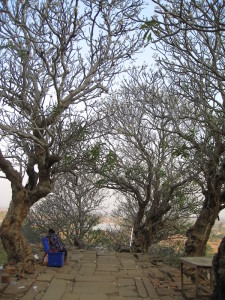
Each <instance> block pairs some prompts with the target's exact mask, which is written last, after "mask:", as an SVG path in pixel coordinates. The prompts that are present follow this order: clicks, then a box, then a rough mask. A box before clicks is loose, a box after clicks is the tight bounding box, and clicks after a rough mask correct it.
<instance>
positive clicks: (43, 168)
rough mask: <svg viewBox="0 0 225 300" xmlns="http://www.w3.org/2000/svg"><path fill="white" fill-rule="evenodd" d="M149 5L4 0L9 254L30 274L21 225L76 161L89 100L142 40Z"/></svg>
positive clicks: (0, 94) (0, 155) (4, 235)
mask: <svg viewBox="0 0 225 300" xmlns="http://www.w3.org/2000/svg"><path fill="white" fill-rule="evenodd" d="M141 6H142V1H141V0H140V1H135V3H134V1H131V0H128V1H102V0H99V1H98V0H97V1H84V0H83V1H82V0H80V1H79V0H71V1H68V0H66V1H65V0H59V1H52V0H42V1H35V0H27V1H20V0H15V1H11V0H9V1H1V3H0V65H1V68H0V69H1V76H0V77H1V79H0V101H1V117H0V118H1V119H0V134H1V139H2V147H1V151H0V168H1V171H3V172H4V173H5V176H6V178H7V179H8V180H9V181H10V182H11V186H12V200H11V203H10V207H9V210H8V213H7V215H6V217H5V219H4V221H3V223H2V225H1V229H0V235H1V239H2V243H3V246H4V248H5V250H6V252H7V255H8V259H9V260H10V261H12V262H14V263H19V264H20V267H21V269H23V270H25V271H27V272H30V271H32V270H33V261H34V260H33V255H32V253H31V250H30V248H29V246H28V245H27V244H26V242H25V240H24V238H23V236H22V235H21V233H20V227H21V224H22V223H23V220H24V219H25V217H26V216H27V214H28V211H29V209H30V207H31V206H32V205H33V204H34V203H36V202H37V201H38V200H39V199H41V198H42V197H45V196H46V195H47V194H48V193H50V192H51V190H52V187H53V183H54V176H55V174H57V173H59V172H60V171H62V170H63V171H66V170H68V169H70V168H74V167H75V166H74V164H73V158H71V157H70V156H67V148H68V147H72V145H74V144H76V143H78V142H80V141H81V140H83V139H84V137H85V136H86V134H87V121H86V119H87V117H89V110H88V105H94V104H93V102H94V101H93V100H94V99H95V98H96V97H99V96H100V95H101V94H102V93H103V92H106V91H107V90H108V89H109V88H110V85H111V84H112V80H113V78H114V76H115V75H116V74H118V73H120V72H121V71H122V67H123V62H125V61H126V60H128V59H130V57H131V56H132V55H133V54H134V53H135V52H136V51H137V50H138V49H139V48H140V46H141V43H142V42H141V38H140V37H139V34H137V31H136V27H137V25H136V21H135V20H136V19H137V16H138V14H139V13H140V10H141ZM81 110H83V112H80V111H81ZM77 112H80V117H77V114H78V113H77ZM77 147H78V146H77ZM62 160H63V162H64V165H63V163H62Z"/></svg>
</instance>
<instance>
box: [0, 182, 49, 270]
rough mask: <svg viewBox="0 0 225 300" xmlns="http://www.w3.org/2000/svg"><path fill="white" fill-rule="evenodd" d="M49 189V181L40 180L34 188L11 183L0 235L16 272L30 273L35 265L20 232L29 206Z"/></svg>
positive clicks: (28, 246) (30, 251) (9, 260)
mask: <svg viewBox="0 0 225 300" xmlns="http://www.w3.org/2000/svg"><path fill="white" fill-rule="evenodd" d="M50 191H51V184H50V181H42V182H41V183H39V184H38V185H37V186H36V187H35V188H34V189H33V188H32V189H31V190H30V189H29V188H28V187H27V188H26V187H21V188H18V185H17V184H15V185H14V184H13V183H12V200H11V203H10V206H9V209H8V212H7V214H6V216H5V218H4V220H3V222H2V224H1V227H0V237H1V240H2V244H3V247H4V249H5V251H6V253H7V256H8V262H9V263H12V264H14V265H15V266H16V267H17V272H18V274H22V273H23V272H26V273H32V272H33V271H34V267H35V260H34V255H33V253H32V250H31V247H30V245H28V244H27V242H26V240H25V238H24V237H23V235H22V234H21V232H20V228H21V226H22V224H23V221H24V219H25V218H26V216H27V214H28V212H29V209H30V207H31V206H32V205H33V204H34V203H35V202H37V201H38V200H39V199H41V198H43V197H44V196H46V195H47V194H48V193H49V192H50Z"/></svg>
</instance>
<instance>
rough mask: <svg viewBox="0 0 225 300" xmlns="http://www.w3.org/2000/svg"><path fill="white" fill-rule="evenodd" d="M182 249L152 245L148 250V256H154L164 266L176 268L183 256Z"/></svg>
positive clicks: (173, 246) (174, 246)
mask: <svg viewBox="0 0 225 300" xmlns="http://www.w3.org/2000/svg"><path fill="white" fill-rule="evenodd" d="M183 252H184V248H183V247H181V246H180V245H179V247H177V246H176V245H172V246H165V245H160V244H155V245H152V246H151V247H150V249H149V255H156V256H158V257H159V258H160V259H162V260H163V261H164V262H165V263H166V264H169V265H171V266H174V267H178V266H179V264H180V260H179V259H180V257H182V256H183Z"/></svg>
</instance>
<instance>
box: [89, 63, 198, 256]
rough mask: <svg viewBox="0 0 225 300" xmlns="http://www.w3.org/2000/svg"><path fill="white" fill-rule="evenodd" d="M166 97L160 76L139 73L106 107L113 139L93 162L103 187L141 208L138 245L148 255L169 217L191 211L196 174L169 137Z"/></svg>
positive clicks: (99, 148)
mask: <svg viewBox="0 0 225 300" xmlns="http://www.w3.org/2000/svg"><path fill="white" fill-rule="evenodd" d="M163 97H165V95H164V92H163V81H162V79H161V77H160V74H159V73H157V72H152V71H151V70H150V71H147V70H144V69H143V70H138V69H137V70H134V69H133V70H132V71H131V74H130V77H129V78H128V79H127V80H126V81H125V82H124V83H123V84H122V85H121V88H120V89H119V88H118V89H117V91H116V93H113V95H112V98H113V99H110V101H109V102H108V103H106V105H105V110H104V113H105V114H106V118H105V119H104V123H103V125H102V127H103V128H104V131H105V132H108V138H107V139H105V140H104V144H98V145H97V146H96V147H95V148H93V150H95V152H94V153H95V157H94V156H93V155H92V156H91V157H90V161H91V159H92V162H93V167H94V170H95V171H96V172H98V173H100V174H101V175H102V180H101V181H100V182H99V183H100V184H102V185H103V186H104V185H105V186H106V187H109V188H111V189H116V190H119V191H120V192H122V193H123V194H124V196H125V199H126V200H127V202H128V201H130V203H132V205H133V204H134V203H136V205H135V208H136V210H135V209H134V211H133V214H132V215H133V220H132V221H133V227H134V241H133V244H134V248H135V249H136V250H139V251H142V252H146V251H147V250H148V248H149V246H150V245H151V244H152V243H153V242H154V241H155V240H156V236H157V235H158V236H159V232H160V231H162V230H163V229H164V228H165V226H166V224H167V220H168V216H169V214H170V213H169V212H171V211H173V212H174V213H175V211H176V212H178V211H180V210H182V209H184V206H186V209H187V210H188V208H189V209H190V206H189V205H188V197H186V196H185V193H186V192H187V190H188V189H189V192H190V194H191V189H190V187H189V186H188V181H189V180H190V177H192V176H193V174H190V173H189V172H186V173H184V169H185V168H187V166H186V164H185V162H183V161H182V160H180V159H177V156H176V155H173V152H174V151H175V147H176V145H177V143H178V142H179V138H176V137H175V136H174V135H173V134H171V133H170V132H169V128H170V123H169V122H168V120H167V118H166V115H167V114H168V112H167V109H166V106H163V105H162V102H163V100H162V98H163ZM92 154H93V153H92ZM94 158H97V159H94ZM185 190H186V191H185ZM182 197H185V199H186V201H187V203H185V201H184V202H183V204H184V205H182V201H183V200H182ZM179 205H180V207H179ZM127 207H128V206H127ZM189 212H190V210H189ZM176 216H177V215H176ZM170 217H171V215H170Z"/></svg>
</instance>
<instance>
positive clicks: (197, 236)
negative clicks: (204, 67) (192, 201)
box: [184, 189, 220, 256]
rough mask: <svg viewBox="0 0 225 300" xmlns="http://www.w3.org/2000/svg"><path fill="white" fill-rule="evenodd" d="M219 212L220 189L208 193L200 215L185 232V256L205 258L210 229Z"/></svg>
mask: <svg viewBox="0 0 225 300" xmlns="http://www.w3.org/2000/svg"><path fill="white" fill-rule="evenodd" d="M219 211H220V189H219V190H218V191H217V190H216V189H214V190H211V191H208V192H207V193H206V195H205V201H204V204H203V208H202V210H201V213H200V215H199V216H198V218H197V220H196V222H195V224H194V225H193V226H192V227H191V228H190V229H189V230H188V231H187V233H186V235H187V241H186V243H185V253H184V255H185V256H205V254H206V245H207V242H208V239H209V236H210V233H211V230H212V227H213V225H214V223H215V221H216V219H217V218H218V215H219Z"/></svg>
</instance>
